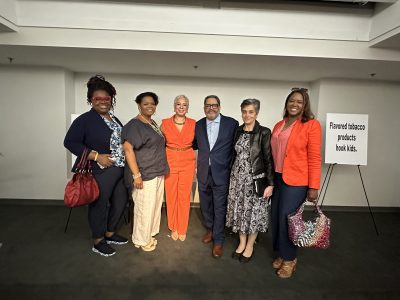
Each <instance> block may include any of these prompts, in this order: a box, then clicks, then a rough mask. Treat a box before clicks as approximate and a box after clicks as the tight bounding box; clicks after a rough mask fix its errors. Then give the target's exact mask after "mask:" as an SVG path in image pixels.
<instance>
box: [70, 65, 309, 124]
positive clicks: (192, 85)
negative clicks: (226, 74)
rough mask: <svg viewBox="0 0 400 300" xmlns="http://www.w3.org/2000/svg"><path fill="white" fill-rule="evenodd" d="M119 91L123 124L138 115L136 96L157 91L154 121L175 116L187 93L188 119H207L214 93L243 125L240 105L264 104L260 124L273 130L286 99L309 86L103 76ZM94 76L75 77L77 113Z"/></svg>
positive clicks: (84, 107)
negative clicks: (254, 100) (205, 108)
mask: <svg viewBox="0 0 400 300" xmlns="http://www.w3.org/2000/svg"><path fill="white" fill-rule="evenodd" d="M104 75H105V77H106V79H107V80H108V81H110V82H111V83H112V84H113V85H114V86H115V88H116V90H117V105H116V109H115V113H116V115H117V116H118V117H119V118H120V119H121V121H122V122H123V123H126V122H128V121H129V120H130V119H131V118H133V117H135V116H136V115H137V113H138V110H137V105H136V103H135V102H134V99H135V97H136V96H137V95H138V94H139V93H141V92H146V91H152V92H155V93H156V94H157V95H158V96H159V97H160V103H159V105H158V107H157V112H156V116H155V120H156V121H157V122H159V121H161V119H163V118H167V117H170V116H171V115H172V114H173V100H174V98H175V96H177V95H179V94H185V95H186V96H187V97H188V98H189V100H190V108H189V116H190V117H192V118H194V119H196V120H198V119H200V118H203V117H204V111H203V101H204V97H205V96H207V95H210V94H215V95H217V96H218V97H220V99H221V113H222V114H225V115H228V116H231V117H233V118H235V119H237V120H238V121H239V122H241V116H240V103H241V102H242V100H243V99H246V98H257V99H259V100H260V101H261V110H260V115H259V118H258V119H259V121H260V123H261V124H263V125H265V126H268V127H272V126H273V125H274V124H275V123H276V121H277V120H279V118H280V117H281V116H282V112H283V105H284V101H285V97H286V96H287V94H288V93H289V92H290V89H291V88H292V87H298V86H301V87H308V83H304V82H284V81H257V80H233V79H214V78H208V79H207V78H187V77H186V78H184V77H163V76H134V75H131V76H130V75H116V74H109V75H108V74H104ZM90 76H91V74H83V73H79V74H76V76H75V88H76V90H75V93H76V94H75V99H76V113H82V112H85V111H87V110H88V109H89V107H88V105H87V104H86V86H85V84H86V82H87V80H88V79H89V77H90Z"/></svg>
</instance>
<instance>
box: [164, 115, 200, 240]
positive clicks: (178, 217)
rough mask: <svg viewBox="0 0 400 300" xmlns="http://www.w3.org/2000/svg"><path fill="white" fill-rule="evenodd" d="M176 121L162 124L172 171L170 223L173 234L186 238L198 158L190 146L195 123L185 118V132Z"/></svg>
mask: <svg viewBox="0 0 400 300" xmlns="http://www.w3.org/2000/svg"><path fill="white" fill-rule="evenodd" d="M173 118H174V117H173V116H172V117H171V118H168V119H164V120H162V131H163V133H164V135H165V140H166V143H167V148H166V152H167V160H168V165H169V169H170V172H169V174H168V175H166V176H165V194H166V204H167V219H168V228H169V229H170V230H171V231H177V232H178V234H179V235H184V234H186V231H187V227H188V223H189V210H190V193H191V192H192V186H193V179H194V175H195V162H196V157H195V153H194V150H193V148H191V146H192V143H193V139H194V129H195V126H196V121H195V120H193V119H190V118H186V121H185V124H184V125H183V127H182V130H181V131H179V130H178V128H177V127H176V125H175V123H174V119H173Z"/></svg>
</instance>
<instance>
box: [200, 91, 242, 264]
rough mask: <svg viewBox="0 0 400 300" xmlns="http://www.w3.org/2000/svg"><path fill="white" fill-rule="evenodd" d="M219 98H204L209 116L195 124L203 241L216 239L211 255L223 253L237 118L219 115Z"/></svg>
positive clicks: (205, 108) (209, 241) (205, 111)
mask: <svg viewBox="0 0 400 300" xmlns="http://www.w3.org/2000/svg"><path fill="white" fill-rule="evenodd" d="M220 104H221V103H220V100H219V98H218V97H217V96H215V95H210V96H207V97H206V98H205V99H204V113H205V114H206V117H205V118H203V119H201V120H199V121H198V122H197V123H196V130H195V143H194V146H195V148H196V149H198V155H197V181H198V190H199V196H200V208H201V213H202V215H203V224H204V226H205V227H206V229H207V232H206V234H205V235H204V236H203V238H202V241H203V243H211V242H212V241H213V242H214V245H213V249H212V255H213V257H215V258H219V257H221V255H222V249H223V248H222V247H223V243H224V227H225V215H226V201H227V196H228V191H229V176H230V166H231V161H232V153H233V139H234V135H235V131H236V128H237V127H238V126H239V123H238V121H236V120H235V119H232V118H230V117H225V116H223V115H221V114H220V109H221V106H220Z"/></svg>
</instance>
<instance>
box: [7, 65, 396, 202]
mask: <svg viewBox="0 0 400 300" xmlns="http://www.w3.org/2000/svg"><path fill="white" fill-rule="evenodd" d="M90 75H91V74H86V73H79V74H72V73H70V72H66V71H63V70H59V69H46V68H12V67H7V68H1V69H0V89H1V91H2V97H1V99H0V102H1V106H2V111H4V112H6V113H4V114H3V116H2V118H1V119H0V140H1V141H2V143H1V145H0V152H1V153H2V156H0V198H25V199H62V198H63V190H64V187H65V183H66V178H67V176H66V174H68V170H69V169H70V162H67V160H66V157H68V156H69V155H68V154H67V150H65V149H64V147H63V145H62V143H63V138H64V136H65V132H66V128H67V127H68V125H69V122H70V119H69V118H70V113H71V112H76V113H82V112H85V111H87V110H88V109H89V106H88V105H87V104H86V82H87V80H88V78H89V77H90ZM104 75H105V76H106V79H107V80H109V81H110V82H111V83H113V84H114V86H115V87H116V89H117V93H118V94H117V106H116V111H115V112H116V115H117V116H118V117H119V118H120V119H121V120H122V122H123V123H126V122H127V121H129V120H130V119H131V118H132V117H134V116H136V114H137V106H136V104H135V103H134V101H133V99H134V97H135V96H136V95H137V94H139V93H140V92H144V91H154V92H156V93H157V94H158V95H159V96H160V104H159V106H158V108H157V115H156V120H157V121H160V120H161V119H162V118H165V117H169V116H171V115H172V113H173V112H172V103H173V99H174V97H175V96H176V95H178V94H181V93H183V94H186V95H187V96H188V97H189V98H190V101H191V102H190V112H189V115H190V116H191V117H193V118H195V119H199V118H202V117H203V116H204V113H203V109H202V106H203V104H202V103H203V99H204V96H206V95H208V94H217V95H219V96H220V97H221V101H222V113H223V114H226V115H230V116H232V117H234V118H236V119H238V120H239V121H240V109H239V105H240V103H241V100H243V99H244V98H247V97H255V98H258V99H260V100H261V111H260V115H259V121H260V122H261V124H263V125H266V126H268V127H272V126H273V125H274V124H275V123H276V122H277V121H278V120H279V119H280V118H281V115H282V109H283V103H284V99H285V97H286V95H287V94H288V93H289V91H290V88H291V87H294V86H302V87H308V88H310V92H311V99H312V106H313V110H314V112H316V113H317V116H318V119H319V120H320V121H321V124H322V126H323V128H325V118H326V113H328V112H330V113H362V114H368V115H369V128H370V130H369V149H368V165H367V166H366V167H361V170H362V172H363V176H364V182H365V184H366V189H367V192H368V196H369V199H370V202H371V205H372V206H387V207H400V198H399V196H398V184H399V178H400V162H399V160H398V156H399V154H400V153H399V152H400V151H399V149H400V140H399V139H398V138H397V136H398V134H397V130H398V128H400V119H399V118H398V116H397V114H398V111H400V101H399V100H398V99H399V97H398V95H399V94H400V86H399V85H398V84H395V83H388V82H379V81H377V82H374V81H352V80H341V79H323V80H319V81H316V82H313V83H311V84H310V83H305V82H283V81H249V80H230V79H212V78H179V77H161V76H139V75H118V74H104ZM325 172H326V166H325V167H324V172H323V174H322V176H324V175H325ZM325 204H327V205H339V206H341V205H343V206H365V205H366V201H365V199H364V194H363V190H362V186H361V182H360V179H359V175H358V171H357V168H356V167H355V166H343V165H338V166H336V167H335V170H334V174H333V176H332V179H331V183H330V186H329V190H328V192H327V195H326V199H325Z"/></svg>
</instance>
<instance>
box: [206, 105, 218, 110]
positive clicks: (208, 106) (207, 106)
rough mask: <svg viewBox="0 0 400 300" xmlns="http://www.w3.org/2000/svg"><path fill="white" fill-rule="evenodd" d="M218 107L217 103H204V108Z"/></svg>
mask: <svg viewBox="0 0 400 300" xmlns="http://www.w3.org/2000/svg"><path fill="white" fill-rule="evenodd" d="M218 107H219V104H204V108H206V109H210V108H212V109H215V108H218Z"/></svg>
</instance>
